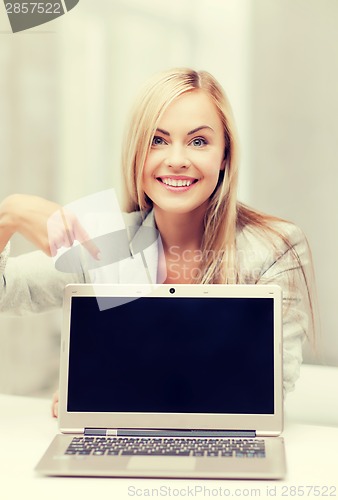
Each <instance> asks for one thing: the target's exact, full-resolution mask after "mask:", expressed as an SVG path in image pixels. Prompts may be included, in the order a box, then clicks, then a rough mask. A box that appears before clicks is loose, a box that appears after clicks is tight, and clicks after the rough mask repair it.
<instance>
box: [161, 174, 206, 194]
mask: <svg viewBox="0 0 338 500" xmlns="http://www.w3.org/2000/svg"><path fill="white" fill-rule="evenodd" d="M162 179H173V180H175V181H180V180H181V181H192V183H191V184H190V186H169V185H168V184H165V183H164V182H163V180H162ZM156 180H157V182H158V183H159V184H161V186H163V187H164V188H165V189H166V190H167V191H171V192H172V193H183V192H186V191H190V189H193V187H194V186H195V184H197V182H198V180H199V179H196V177H189V176H186V175H161V176H159V177H156Z"/></svg>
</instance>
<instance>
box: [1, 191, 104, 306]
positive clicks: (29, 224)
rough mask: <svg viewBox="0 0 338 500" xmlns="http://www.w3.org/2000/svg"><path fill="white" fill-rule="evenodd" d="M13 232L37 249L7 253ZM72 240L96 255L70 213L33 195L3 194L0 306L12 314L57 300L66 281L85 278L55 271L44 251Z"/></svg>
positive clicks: (58, 302)
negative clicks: (34, 250)
mask: <svg viewBox="0 0 338 500" xmlns="http://www.w3.org/2000/svg"><path fill="white" fill-rule="evenodd" d="M16 232H17V233H20V234H21V235H23V236H24V237H25V238H26V239H28V240H29V241H31V242H33V243H34V245H35V246H37V247H38V248H39V249H40V251H37V252H31V253H28V254H25V255H21V256H19V257H14V258H8V251H9V244H8V241H9V239H10V238H11V236H12V235H13V234H14V233H16ZM74 240H78V241H81V242H84V244H85V245H86V248H87V250H88V251H90V252H91V253H92V255H93V256H94V257H95V256H97V252H98V249H97V248H96V247H95V245H93V244H92V243H91V242H90V238H89V236H88V234H87V233H86V232H85V231H84V229H83V228H82V226H81V225H80V224H79V222H78V221H77V219H76V217H75V216H74V215H73V214H69V213H64V212H63V210H62V207H60V206H59V205H57V204H56V203H53V202H50V201H48V200H45V199H43V198H39V197H37V196H29V195H21V194H20V195H11V196H9V197H7V198H6V199H5V200H4V201H3V202H2V203H1V204H0V250H2V252H1V254H0V312H1V313H6V314H11V315H13V314H15V315H17V314H26V313H30V312H42V311H46V310H48V309H51V308H54V307H59V306H61V304H62V294H63V289H64V287H65V285H66V284H67V283H71V282H84V281H86V276H85V273H84V272H82V273H80V274H79V275H74V274H71V273H63V272H60V271H57V270H56V269H55V266H54V262H53V260H52V259H50V257H49V256H50V255H55V254H56V252H57V250H58V248H61V247H70V246H71V245H72V244H73V242H74ZM41 250H42V251H41Z"/></svg>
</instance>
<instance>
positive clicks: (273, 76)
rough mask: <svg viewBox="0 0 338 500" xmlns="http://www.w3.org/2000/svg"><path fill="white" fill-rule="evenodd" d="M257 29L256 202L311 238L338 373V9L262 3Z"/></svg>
mask: <svg viewBox="0 0 338 500" xmlns="http://www.w3.org/2000/svg"><path fill="white" fill-rule="evenodd" d="M252 22H253V24H252V26H253V31H252V33H253V37H252V45H251V54H252V57H251V61H252V71H251V97H250V104H251V121H250V124H249V129H250V130H251V153H252V154H251V160H252V162H251V169H252V174H251V192H250V196H249V201H250V203H251V204H252V205H254V206H256V207H257V208H260V209H262V210H265V211H267V212H270V213H274V214H276V215H279V216H281V217H284V218H287V219H290V220H293V221H294V222H296V223H297V224H298V225H299V226H300V227H302V229H303V230H304V231H305V233H306V235H307V236H308V239H309V242H310V246H311V248H312V252H313V259H314V264H315V271H316V277H317V288H318V301H319V313H320V320H321V332H318V336H319V335H320V337H319V347H320V348H321V349H320V351H321V352H319V354H320V357H319V360H321V362H324V363H327V364H332V365H338V316H337V314H336V311H337V301H338V293H337V283H338V264H337V255H338V231H337V229H338V160H337V159H338V119H337V116H338V91H337V89H338V29H337V27H338V2H337V1H336V0H321V1H320V2H318V1H317V0H274V1H273V2H271V1H270V0H256V1H255V8H254V9H253V18H252ZM307 359H313V357H312V356H310V353H309V355H308V358H307Z"/></svg>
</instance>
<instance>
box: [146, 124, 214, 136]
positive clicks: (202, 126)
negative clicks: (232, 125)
mask: <svg viewBox="0 0 338 500" xmlns="http://www.w3.org/2000/svg"><path fill="white" fill-rule="evenodd" d="M205 128H208V129H209V130H212V131H213V132H214V129H213V128H211V127H209V125H201V126H200V127H197V128H194V129H193V130H190V132H188V133H187V135H192V134H195V133H196V132H199V131H200V130H203V129H205ZM156 132H161V134H163V135H167V136H168V137H170V134H169V132H167V131H166V130H163V129H162V128H157V129H156Z"/></svg>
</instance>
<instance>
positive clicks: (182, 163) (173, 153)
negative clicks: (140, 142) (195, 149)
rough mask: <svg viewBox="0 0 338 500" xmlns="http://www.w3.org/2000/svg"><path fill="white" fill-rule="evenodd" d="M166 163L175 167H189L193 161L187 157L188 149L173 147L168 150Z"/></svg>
mask: <svg viewBox="0 0 338 500" xmlns="http://www.w3.org/2000/svg"><path fill="white" fill-rule="evenodd" d="M165 164H166V166H167V167H171V168H174V169H180V168H189V167H190V165H191V162H190V160H189V158H187V155H186V151H185V149H184V148H182V147H173V148H170V150H169V151H168V155H167V157H166V159H165Z"/></svg>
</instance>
